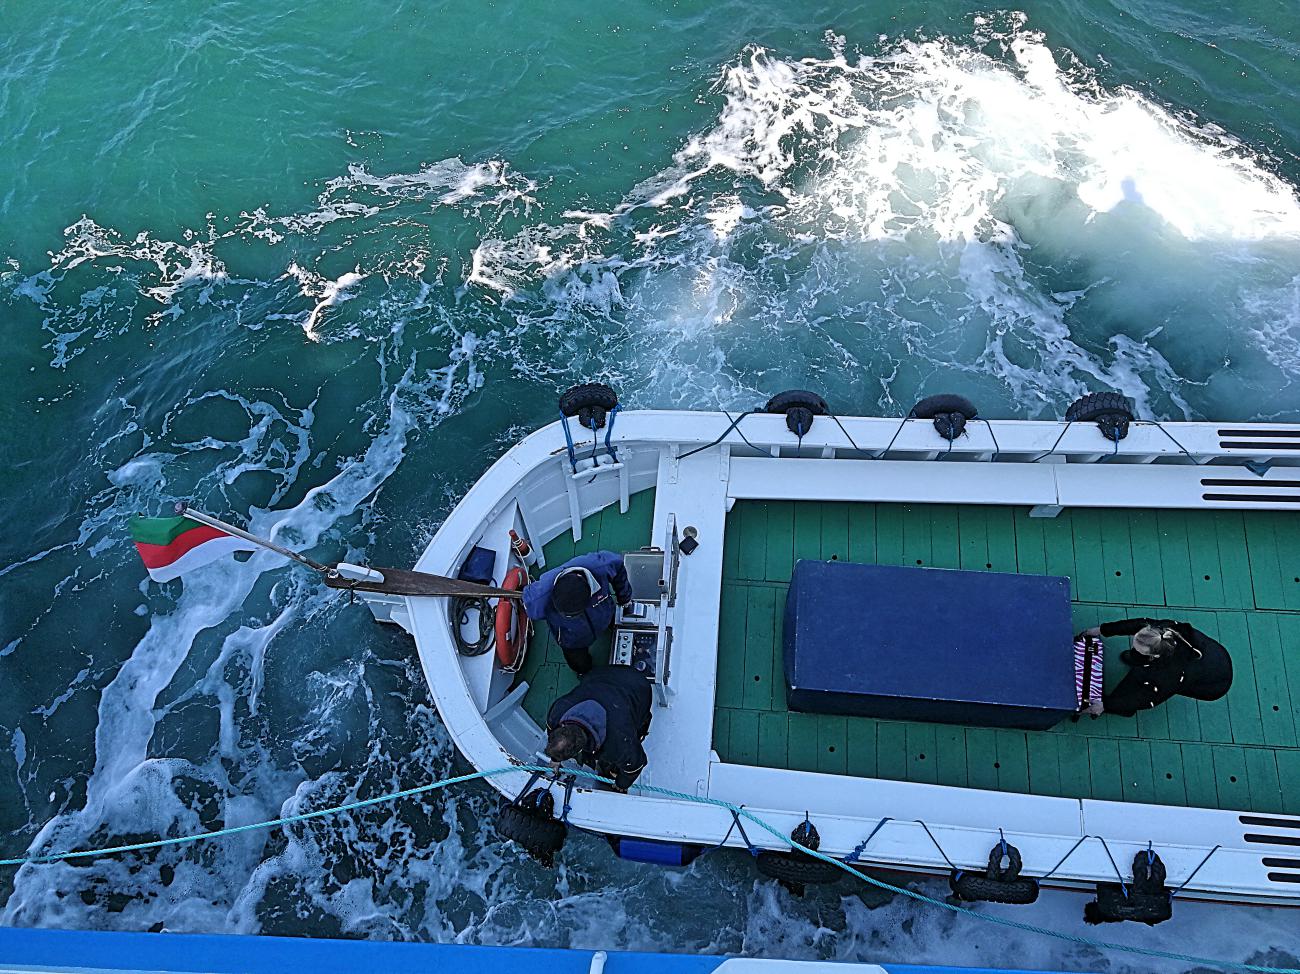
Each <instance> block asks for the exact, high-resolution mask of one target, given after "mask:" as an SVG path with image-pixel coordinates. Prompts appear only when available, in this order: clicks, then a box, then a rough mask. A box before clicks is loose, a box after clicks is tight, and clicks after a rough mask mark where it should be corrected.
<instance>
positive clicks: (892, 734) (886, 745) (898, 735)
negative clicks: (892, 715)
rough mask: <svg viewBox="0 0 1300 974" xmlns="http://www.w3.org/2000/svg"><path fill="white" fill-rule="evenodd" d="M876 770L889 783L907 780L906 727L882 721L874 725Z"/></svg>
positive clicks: (894, 721) (892, 721) (894, 722)
mask: <svg viewBox="0 0 1300 974" xmlns="http://www.w3.org/2000/svg"><path fill="white" fill-rule="evenodd" d="M876 770H877V773H878V774H879V775H880V777H882V778H888V779H889V780H890V781H906V780H907V725H906V724H902V723H899V722H898V721H896V720H882V721H881V722H880V723H879V724H878V725H876Z"/></svg>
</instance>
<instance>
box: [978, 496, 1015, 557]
mask: <svg viewBox="0 0 1300 974" xmlns="http://www.w3.org/2000/svg"><path fill="white" fill-rule="evenodd" d="M984 535H985V538H986V542H987V545H988V561H987V562H985V569H986V570H987V571H995V572H1014V571H1015V570H1016V526H1015V519H1014V511H1013V510H1012V508H1010V507H986V508H985V509H984Z"/></svg>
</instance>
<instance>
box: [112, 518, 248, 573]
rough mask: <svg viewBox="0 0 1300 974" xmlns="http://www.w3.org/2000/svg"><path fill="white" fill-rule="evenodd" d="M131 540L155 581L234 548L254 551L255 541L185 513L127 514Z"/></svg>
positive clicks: (223, 554) (229, 551)
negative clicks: (193, 518) (159, 514)
mask: <svg viewBox="0 0 1300 974" xmlns="http://www.w3.org/2000/svg"><path fill="white" fill-rule="evenodd" d="M131 540H132V541H134V542H135V547H136V550H137V551H139V552H140V558H141V559H142V560H143V561H144V567H145V568H147V569H149V577H150V578H152V579H153V580H154V581H155V582H170V581H171V580H172V579H173V578H176V577H177V576H179V575H182V574H184V573H185V572H188V571H192V570H193V569H195V568H198V567H200V566H202V565H206V564H208V563H210V562H213V561H216V560H217V559H218V558H222V557H225V556H228V555H232V554H234V553H235V552H236V551H256V550H257V545H254V544H251V543H250V542H248V541H245V540H243V539H242V538H236V537H235V536H234V535H231V534H227V533H226V532H225V531H222V530H220V529H219V528H214V527H210V526H209V525H207V524H200V523H199V522H198V521H193V520H191V519H190V518H188V517H184V516H180V517H142V516H140V515H138V514H137V515H136V516H135V517H133V518H131Z"/></svg>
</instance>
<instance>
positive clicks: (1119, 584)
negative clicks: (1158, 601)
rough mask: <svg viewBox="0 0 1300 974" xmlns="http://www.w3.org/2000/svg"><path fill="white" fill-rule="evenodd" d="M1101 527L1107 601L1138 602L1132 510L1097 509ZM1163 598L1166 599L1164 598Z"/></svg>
mask: <svg viewBox="0 0 1300 974" xmlns="http://www.w3.org/2000/svg"><path fill="white" fill-rule="evenodd" d="M1098 515H1099V517H1098V524H1099V526H1100V529H1101V558H1102V567H1103V575H1104V579H1105V583H1106V601H1107V602H1124V603H1133V602H1137V600H1138V598H1137V586H1136V585H1135V584H1134V577H1133V537H1132V534H1131V532H1130V528H1129V521H1130V518H1129V513H1128V511H1122V510H1102V511H1098ZM1162 601H1163V600H1162Z"/></svg>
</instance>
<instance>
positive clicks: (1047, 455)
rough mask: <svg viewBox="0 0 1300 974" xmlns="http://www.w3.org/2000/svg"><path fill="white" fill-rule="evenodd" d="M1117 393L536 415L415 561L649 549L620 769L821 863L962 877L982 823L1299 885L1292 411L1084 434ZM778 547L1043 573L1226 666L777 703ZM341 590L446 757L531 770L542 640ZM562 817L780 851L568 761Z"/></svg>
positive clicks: (1228, 897)
mask: <svg viewBox="0 0 1300 974" xmlns="http://www.w3.org/2000/svg"><path fill="white" fill-rule="evenodd" d="M1116 398H1117V397H1113V396H1112V397H1109V398H1107V397H1106V396H1102V397H1101V398H1100V399H1098V398H1097V397H1092V398H1091V399H1090V400H1088V401H1086V402H1084V408H1085V412H1084V413H1082V414H1081V415H1082V417H1083V418H1076V420H1075V421H1073V422H1055V421H1023V420H989V421H985V420H983V419H972V420H971V421H969V422H967V423H966V424H965V429H964V433H963V434H962V435H960V436H956V437H955V438H954V439H952V440H949V439H947V438H945V436H943V435H941V434H940V432H939V431H938V429H937V427H936V425H935V424H934V423H933V422H932V421H931V420H930V419H929V418H911V419H907V420H901V421H900V419H898V418H879V417H847V416H842V417H836V416H831V415H818V416H816V417H815V420H813V421H811V425H810V428H806V429H803V428H802V427H801V426H799V425H797V424H796V423H794V422H793V421H791V422H790V423H789V424H788V423H787V418H788V416H787V414H786V412H785V411H784V410H783V409H782V405H783V403H777V404H776V408H775V411H773V412H764V411H762V410H756V411H755V412H753V413H750V414H745V416H744V417H743V419H741V420H740V421H739V422H737V417H736V416H735V415H733V414H729V413H724V412H694V411H692V412H687V411H662V410H644V411H616V410H611V411H610V414H609V418H608V420H605V419H604V416H603V410H598V411H597V416H596V417H595V419H596V423H592V424H591V425H596V426H597V429H595V430H593V429H589V428H585V427H584V426H583V425H582V424H581V423H580V422H579V420H578V419H577V418H576V417H575V418H573V419H566V418H557V420H556V421H555V422H553V423H550V424H549V425H547V426H544V427H543V428H541V429H539V430H537V431H536V432H534V433H532V434H531V435H529V436H527V437H525V438H524V439H523V440H522V441H520V442H519V443H518V444H516V445H515V446H514V447H512V448H511V449H509V450H508V451H507V452H506V453H505V454H504V455H503V456H501V457H500V458H499V459H498V460H497V461H496V462H495V463H494V464H493V465H492V466H491V468H490V469H489V470H488V471H487V472H486V473H485V474H484V475H483V476H482V477H481V478H480V479H479V480H478V481H477V482H476V483H475V484H474V486H473V487H472V488H471V489H470V490H469V492H468V493H467V494H466V495H465V497H464V498H463V499H462V500H461V501H460V503H459V504H458V505H457V506H456V508H455V510H453V511H452V513H451V514H450V516H449V517H448V518H447V520H446V522H445V523H444V524H443V525H442V527H441V528H440V529H439V530H438V532H437V534H436V535H435V537H434V538H433V540H432V541H431V542H430V544H429V545H428V547H427V548H426V549H425V551H424V553H423V554H422V555H421V556H420V558H419V561H418V562H417V564H416V565H415V566H414V568H415V569H416V570H418V571H422V572H429V573H436V574H442V575H455V574H456V573H457V572H458V570H459V569H460V567H461V566H462V564H463V563H464V561H465V559H466V558H467V556H468V555H469V553H470V552H471V551H472V550H473V549H474V548H475V547H481V548H485V549H488V550H491V551H493V552H495V554H496V558H495V565H494V578H495V579H497V580H500V579H502V578H503V577H504V576H505V574H506V572H507V571H508V569H509V567H510V565H511V559H512V557H513V556H512V554H511V547H510V544H509V532H511V531H514V532H516V533H517V534H518V535H519V536H520V537H524V538H527V539H529V540H530V541H531V542H532V546H533V554H532V556H531V557H532V558H533V559H534V561H533V564H532V565H531V566H530V570H531V571H532V572H533V574H534V576H535V575H536V574H537V572H538V571H540V570H543V569H544V568H546V567H555V565H557V564H558V563H560V562H561V561H563V560H564V559H565V558H566V557H568V556H570V555H572V554H573V553H574V552H575V551H589V550H594V549H596V548H598V547H604V548H611V547H612V548H615V549H616V550H620V551H625V552H635V551H637V550H638V549H642V548H648V549H651V550H650V551H648V552H643V553H642V554H643V556H645V555H648V556H649V557H650V558H652V559H653V558H654V557H659V558H660V561H659V562H658V564H659V565H661V566H663V567H662V570H660V571H657V572H656V571H653V570H652V574H659V575H660V576H661V578H662V580H663V585H662V590H661V591H660V590H659V589H656V590H655V592H654V597H653V598H652V599H649V600H647V602H652V603H653V604H650V606H649V609H648V610H647V612H648V616H649V620H648V622H647V620H644V619H643V620H641V622H642V624H643V625H647V626H648V627H649V628H648V632H649V633H650V636H649V638H648V639H647V643H648V645H649V646H650V652H651V659H650V661H651V663H652V665H653V670H654V676H653V688H654V718H653V723H652V726H651V729H650V733H649V736H648V737H647V739H646V740H645V742H644V746H645V750H646V752H647V755H648V759H649V761H648V765H647V767H646V769H645V771H644V773H643V774H642V775H641V778H640V780H639V782H638V785H649V786H653V787H654V788H656V789H664V790H668V791H672V792H679V793H682V794H683V795H685V796H694V797H697V798H703V799H709V800H716V801H720V802H724V803H730V804H732V805H737V806H739V805H743V806H745V808H746V809H747V810H748V811H750V812H752V813H753V814H755V815H756V816H758V817H760V818H762V819H763V820H765V821H767V822H770V823H772V824H774V825H775V826H777V828H778V829H779V830H780V831H782V832H786V833H791V832H793V831H794V830H796V829H797V828H798V827H799V826H800V825H801V824H802V823H804V822H805V821H811V822H812V823H813V824H814V825H815V827H816V831H817V832H818V833H819V836H820V850H821V852H822V853H823V854H826V855H828V856H831V857H835V858H837V859H841V860H843V859H848V860H849V861H851V862H856V863H859V864H861V865H862V866H864V867H867V868H872V867H882V868H887V869H890V870H904V871H912V872H917V873H926V874H932V875H945V874H952V872H953V869H954V866H955V867H956V868H957V869H958V870H961V871H966V872H967V873H970V874H974V875H982V874H983V873H984V871H985V869H986V866H987V865H988V863H989V858H990V850H991V849H993V848H994V847H995V846H998V845H999V843H1000V842H1001V841H1002V840H1003V839H1005V841H1006V842H1007V843H1010V844H1011V845H1013V846H1015V847H1016V848H1017V849H1018V850H1019V853H1020V856H1021V857H1022V859H1023V870H1022V876H1023V877H1030V878H1032V879H1034V881H1035V883H1036V884H1037V883H1039V882H1041V883H1042V884H1043V885H1048V886H1053V887H1061V888H1068V889H1077V890H1086V891H1090V892H1091V891H1093V890H1095V889H1100V890H1101V891H1104V890H1106V889H1113V888H1114V885H1112V884H1118V883H1120V882H1122V883H1124V884H1125V885H1124V887H1123V891H1124V893H1125V894H1127V893H1128V892H1129V887H1128V884H1129V883H1130V882H1131V881H1132V876H1131V870H1130V864H1131V863H1132V862H1133V861H1134V859H1135V857H1137V856H1138V855H1139V854H1141V853H1146V852H1147V851H1148V850H1150V851H1152V852H1154V853H1157V854H1158V855H1159V857H1160V859H1161V860H1162V861H1163V863H1164V866H1165V868H1166V870H1167V878H1166V879H1165V880H1164V882H1163V886H1164V889H1165V893H1166V894H1167V893H1168V892H1170V891H1177V893H1178V895H1180V896H1183V897H1195V898H1198V899H1212V900H1223V901H1232V902H1238V903H1254V904H1274V905H1292V906H1294V905H1297V904H1300V749H1298V748H1297V741H1298V735H1300V726H1298V721H1300V426H1294V425H1282V424H1267V423H1209V422H1188V423H1164V424H1158V423H1154V422H1139V421H1136V420H1135V421H1133V422H1132V423H1131V425H1129V426H1127V429H1126V435H1124V432H1125V430H1124V429H1122V428H1116V427H1108V430H1109V432H1110V434H1111V435H1110V436H1109V437H1108V436H1107V435H1104V434H1103V432H1102V431H1101V428H1099V426H1098V425H1097V424H1096V423H1095V422H1093V421H1092V420H1093V419H1094V418H1096V413H1097V412H1098V410H1097V409H1096V408H1093V409H1092V410H1091V412H1088V411H1086V410H1087V407H1088V406H1089V405H1092V406H1093V407H1096V406H1097V404H1098V403H1099V402H1100V403H1102V404H1106V403H1111V404H1112V406H1113V402H1114V400H1115V399H1116ZM794 401H795V402H803V401H805V400H804V399H801V398H800V397H798V396H796V397H795V400H794ZM813 401H814V402H815V397H814V399H813ZM785 402H786V403H787V404H788V401H785ZM1076 405H1077V404H1076ZM572 411H573V410H570V412H572ZM931 411H933V410H931ZM811 412H812V413H814V414H815V413H816V412H818V410H817V409H816V408H815V407H814V408H813V409H812V410H811ZM1102 412H1104V410H1102ZM1076 415H1080V414H1076ZM584 418H585V419H586V420H587V421H588V422H589V423H590V422H591V420H592V418H593V417H592V416H591V415H590V414H584ZM803 418H804V419H805V422H807V421H808V420H807V418H806V417H803ZM1111 418H1112V419H1113V418H1114V417H1111ZM1126 418H1127V417H1124V416H1120V417H1119V420H1120V427H1123V426H1124V425H1125V424H1124V422H1123V421H1124V420H1125V419H1126ZM1106 419H1107V417H1106V416H1102V421H1103V424H1104V423H1105V421H1106ZM601 424H603V425H601ZM792 428H793V429H795V430H796V431H795V432H792ZM800 429H802V435H798V430H800ZM1121 437H1122V438H1121ZM868 524H870V529H868V528H867V527H865V525H868ZM688 536H689V537H691V538H692V539H693V541H694V542H695V545H697V547H696V546H695V545H688V547H690V548H692V549H693V550H692V551H691V552H690V554H689V556H688V557H687V556H685V552H684V550H683V548H682V542H683V540H684V539H685V538H687V537H688ZM760 545H761V551H760V552H759V554H755V551H756V550H757V549H758V547H759V546H760ZM801 558H802V559H809V560H823V561H826V560H835V561H847V562H866V563H871V562H876V563H881V564H907V565H912V564H916V565H921V566H922V567H936V568H954V569H975V570H981V571H1001V572H1013V573H1019V574H1038V575H1063V576H1067V577H1069V578H1070V579H1071V583H1072V597H1073V600H1074V601H1073V606H1072V608H1073V610H1074V620H1075V622H1076V624H1077V628H1079V629H1082V628H1085V627H1086V626H1087V625H1090V624H1092V623H1094V622H1096V621H1100V620H1104V619H1106V618H1119V617H1123V616H1125V615H1132V614H1141V613H1143V612H1150V613H1152V614H1155V613H1159V614H1161V615H1167V616H1170V617H1177V618H1181V619H1189V620H1191V621H1192V623H1193V624H1194V625H1197V626H1198V627H1200V628H1202V629H1204V630H1206V631H1207V632H1210V633H1211V635H1215V636H1216V637H1217V638H1219V639H1220V641H1221V642H1223V643H1224V644H1225V645H1227V646H1228V647H1229V648H1230V650H1231V652H1232V654H1233V659H1234V663H1235V668H1236V682H1235V683H1234V685H1233V688H1232V691H1231V692H1230V694H1229V695H1228V697H1227V698H1226V699H1224V700H1219V701H1215V702H1212V703H1207V702H1198V701H1194V700H1189V699H1187V698H1184V697H1176V698H1175V699H1174V700H1173V701H1170V703H1169V704H1167V705H1166V706H1165V707H1162V708H1159V709H1158V710H1155V711H1151V712H1150V713H1148V714H1144V715H1142V716H1140V717H1138V718H1137V719H1124V718H1118V717H1112V716H1102V717H1101V718H1099V719H1096V720H1092V719H1088V718H1087V717H1084V718H1083V719H1081V720H1078V721H1077V722H1074V721H1068V720H1067V721H1065V722H1063V723H1061V724H1060V725H1058V726H1057V727H1055V728H1053V729H1051V730H1031V731H1024V730H1014V729H1010V730H1009V729H990V728H987V727H976V726H962V725H959V724H942V723H938V724H936V723H925V722H919V721H908V720H900V719H889V720H882V719H876V718H869V717H856V716H849V717H845V716H834V715H813V714H799V713H792V712H790V711H789V710H788V708H787V706H786V700H785V688H784V687H783V686H782V685H781V670H780V650H779V640H780V636H779V634H780V608H781V606H782V605H784V600H785V588H786V585H787V584H788V580H789V577H790V571H791V566H792V565H793V564H794V563H796V562H797V561H798V560H800V559H801ZM643 567H644V566H643ZM643 584H644V583H643ZM363 597H364V598H366V600H367V602H368V604H369V606H370V608H371V609H372V611H373V612H374V614H375V616H376V618H377V619H379V620H380V621H383V622H390V623H395V624H397V625H399V626H401V627H402V628H404V629H405V630H406V631H407V632H409V633H410V634H411V636H413V637H414V640H415V644H416V647H417V648H418V651H419V655H420V660H421V662H422V665H423V668H424V672H425V674H426V677H427V679H428V683H429V687H430V689H431V691H432V694H433V697H434V700H435V701H436V704H437V708H438V711H439V713H440V714H441V717H442V719H443V721H444V722H445V724H446V726H447V728H448V730H449V732H450V734H451V736H452V738H453V740H454V741H455V743H456V746H457V747H458V748H459V750H460V752H461V754H462V755H464V757H465V758H466V759H467V760H468V761H469V762H470V764H472V765H473V766H474V767H475V768H476V769H491V768H497V767H500V766H502V765H504V764H507V763H517V764H526V763H535V762H537V761H538V755H539V752H540V750H541V748H542V746H543V744H544V741H545V734H544V728H543V727H542V726H540V724H539V720H540V719H542V715H544V714H545V711H546V708H547V706H549V704H550V702H551V701H552V699H554V697H555V696H556V694H557V692H559V691H560V690H561V689H563V687H564V686H566V685H568V684H569V683H571V682H572V679H573V678H572V676H571V675H570V674H569V673H568V671H567V670H566V669H564V668H563V666H562V664H561V663H560V661H559V657H558V654H557V653H556V652H555V649H554V646H553V643H551V641H550V639H549V637H548V636H547V635H546V634H545V633H544V632H539V633H536V634H535V635H534V637H533V640H532V645H531V649H530V655H529V658H528V659H526V660H525V662H524V664H523V666H522V668H521V669H520V670H519V672H510V671H508V668H506V667H503V665H502V663H501V661H500V660H499V659H498V658H497V655H496V654H495V653H492V652H486V653H482V654H480V655H474V656H467V655H462V653H461V652H459V651H458V647H457V640H456V639H455V638H454V635H453V626H454V625H455V624H458V623H461V622H464V621H465V620H464V619H463V618H462V617H460V616H459V615H458V617H457V618H453V617H452V609H451V605H450V604H449V602H448V600H446V599H440V598H422V597H402V596H392V595H382V594H366V595H364V596H363ZM638 597H639V598H644V593H639V596H638ZM655 599H657V601H655ZM916 611H918V612H924V611H925V608H924V607H923V606H917V607H916ZM746 620H748V621H746ZM636 621H637V620H631V622H632V624H633V625H635V624H636ZM1118 648H1121V647H1118V646H1116V647H1114V649H1115V650H1117V649H1118ZM1110 668H1111V669H1112V671H1114V670H1118V669H1120V668H1121V667H1120V666H1119V664H1117V663H1112V664H1111V666H1110ZM810 735H811V736H810ZM490 781H491V784H492V785H493V787H495V788H497V789H498V790H499V791H500V792H501V793H502V794H503V795H504V796H506V797H507V798H509V799H512V800H513V799H516V798H518V797H519V796H520V795H521V792H523V791H524V790H525V789H526V788H530V787H531V788H547V787H549V788H551V790H552V791H553V793H554V795H555V797H556V799H557V800H559V799H560V798H561V797H562V796H561V789H560V788H559V786H558V785H549V784H548V783H547V782H545V781H543V782H540V783H539V782H537V781H536V780H535V779H534V778H533V777H532V776H531V775H530V774H528V773H527V772H524V771H520V772H519V773H517V774H516V773H512V774H505V775H500V776H496V777H492V778H491V779H490ZM568 804H569V809H568V812H567V821H568V822H569V823H571V824H574V825H578V826H581V827H582V828H585V829H590V830H593V831H596V832H599V833H604V834H606V835H609V836H616V837H627V838H629V839H637V840H652V843H651V844H649V845H646V844H644V843H641V844H638V843H629V844H628V848H629V854H631V855H632V856H634V857H635V856H637V855H641V857H643V858H647V859H656V858H665V859H670V860H671V859H673V858H674V855H673V854H671V853H669V854H665V855H664V856H662V857H661V856H659V855H658V854H657V853H655V852H653V851H652V852H650V853H649V854H646V852H645V850H646V849H647V848H648V849H651V850H654V849H659V850H663V849H671V848H675V847H679V848H680V849H681V850H683V851H682V856H681V859H682V861H685V860H686V859H689V857H690V854H691V852H692V851H694V850H698V849H700V848H707V847H710V846H714V845H716V844H718V843H719V842H722V841H724V837H725V843H726V844H727V845H729V846H733V847H736V848H742V849H743V848H745V847H746V845H747V844H748V843H753V845H754V846H757V847H760V848H765V849H770V850H782V849H785V850H787V853H786V854H787V855H792V854H790V853H788V846H784V845H783V843H782V842H781V841H779V840H778V839H776V838H775V837H774V836H772V835H769V834H766V833H764V832H762V831H761V830H756V829H753V828H750V829H748V830H747V835H746V836H742V834H741V833H740V831H739V830H737V829H735V828H733V824H734V823H733V816H732V814H731V813H730V812H729V811H727V809H726V808H724V807H721V806H718V805H712V804H708V803H700V802H697V801H691V800H687V799H685V798H673V797H668V796H666V795H664V794H663V793H662V792H649V791H643V790H639V789H638V788H633V789H632V791H631V792H630V793H628V794H620V793H617V792H614V791H612V790H608V789H606V788H604V787H600V786H595V785H593V784H592V783H591V782H590V781H589V780H584V779H578V780H577V782H576V787H575V788H574V789H573V791H572V794H571V795H570V796H569V801H568ZM539 814H540V813H539ZM805 834H806V833H805ZM655 842H657V843H663V844H665V845H654V843H655ZM637 849H640V850H641V852H640V853H638V852H637V851H636V850H637ZM778 872H779V871H778Z"/></svg>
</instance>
